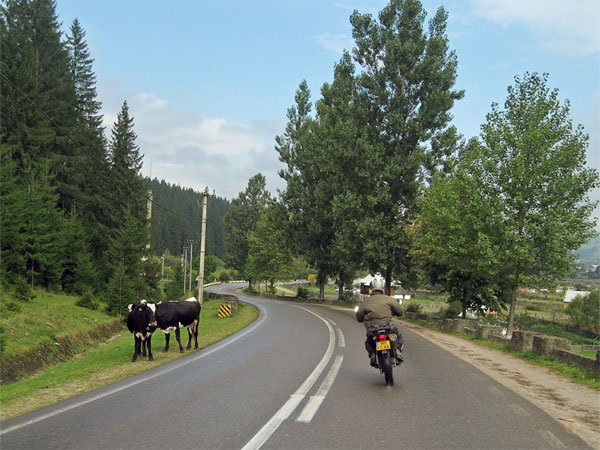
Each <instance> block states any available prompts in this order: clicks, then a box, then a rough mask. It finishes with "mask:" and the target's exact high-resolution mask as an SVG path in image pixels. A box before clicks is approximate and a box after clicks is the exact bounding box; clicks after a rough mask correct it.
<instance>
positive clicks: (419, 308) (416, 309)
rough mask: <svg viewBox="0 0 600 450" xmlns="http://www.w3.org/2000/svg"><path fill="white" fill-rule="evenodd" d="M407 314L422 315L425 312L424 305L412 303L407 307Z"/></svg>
mask: <svg viewBox="0 0 600 450" xmlns="http://www.w3.org/2000/svg"><path fill="white" fill-rule="evenodd" d="M406 312H412V313H419V314H420V313H421V312H423V305H421V304H420V303H413V302H410V303H409V304H408V305H407V306H406Z"/></svg>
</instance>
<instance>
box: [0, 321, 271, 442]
mask: <svg viewBox="0 0 600 450" xmlns="http://www.w3.org/2000/svg"><path fill="white" fill-rule="evenodd" d="M262 313H263V314H262V315H260V316H259V318H258V319H257V320H256V322H254V323H253V324H251V325H249V326H248V328H246V329H245V330H244V331H241V332H240V334H237V335H235V336H234V337H233V338H232V339H231V340H229V341H227V342H221V343H219V344H215V345H214V347H212V348H211V349H210V350H208V351H207V352H205V353H201V354H197V355H194V356H192V355H190V356H188V357H187V358H185V359H182V360H181V362H179V363H176V364H173V365H172V366H169V367H168V368H166V369H163V370H160V371H159V372H156V373H155V374H153V375H149V376H146V377H143V378H140V379H138V380H136V381H134V382H130V383H127V384H125V385H123V386H121V387H118V388H113V389H110V390H108V391H106V392H103V393H102V394H96V395H94V396H92V397H90V398H88V399H86V400H82V401H80V402H77V403H73V404H72V405H69V406H65V407H64V408H59V409H56V410H54V411H52V412H49V413H46V414H43V415H41V416H38V417H34V418H33V419H30V420H27V421H25V422H21V423H18V424H16V425H13V426H12V427H8V428H2V429H1V430H0V436H2V435H3V434H7V433H10V432H12V431H15V430H18V429H21V428H24V427H27V426H29V425H33V424H35V423H38V422H41V421H42V420H46V419H49V418H51V417H54V416H57V415H59V414H62V413H64V412H67V411H70V410H72V409H75V408H78V407H80V406H83V405H87V404H88V403H92V402H95V401H96V400H100V399H101V398H104V397H108V396H109V395H113V394H116V393H117V392H121V391H123V390H125V389H128V388H130V387H132V386H135V385H137V384H140V383H143V382H145V381H148V380H152V379H153V378H156V377H159V376H161V375H164V374H166V373H169V372H172V371H173V370H175V369H178V368H180V367H183V366H186V365H188V364H189V363H191V362H194V361H197V360H199V359H201V358H204V357H205V356H208V355H211V354H213V353H215V352H218V351H220V350H221V349H223V348H224V347H227V346H228V345H230V344H233V343H234V342H236V341H238V340H239V339H241V338H243V337H245V336H246V335H247V334H249V333H250V332H252V331H254V330H255V329H256V328H258V327H259V326H260V325H261V324H262V323H263V322H264V320H265V319H266V318H267V312H266V311H265V310H262Z"/></svg>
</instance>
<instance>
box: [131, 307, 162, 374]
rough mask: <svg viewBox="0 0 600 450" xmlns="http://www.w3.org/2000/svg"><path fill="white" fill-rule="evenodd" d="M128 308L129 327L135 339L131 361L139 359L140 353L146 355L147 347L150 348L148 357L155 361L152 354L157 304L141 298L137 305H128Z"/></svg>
mask: <svg viewBox="0 0 600 450" xmlns="http://www.w3.org/2000/svg"><path fill="white" fill-rule="evenodd" d="M127 309H129V315H128V316H127V328H128V329H129V331H130V332H132V333H133V337H134V339H135V347H134V351H133V357H132V358H131V361H132V362H134V361H135V360H137V357H138V355H142V356H146V349H148V359H149V360H150V361H154V357H153V356H152V333H154V331H155V330H156V327H157V323H156V318H155V314H154V312H155V309H156V305H155V304H154V303H151V302H147V301H146V300H140V301H139V302H138V303H136V304H135V305H127Z"/></svg>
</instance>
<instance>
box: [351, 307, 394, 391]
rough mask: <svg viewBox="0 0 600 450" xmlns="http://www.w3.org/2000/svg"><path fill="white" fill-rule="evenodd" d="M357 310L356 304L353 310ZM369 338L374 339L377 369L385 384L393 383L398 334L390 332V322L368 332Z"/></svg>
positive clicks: (391, 384)
mask: <svg viewBox="0 0 600 450" xmlns="http://www.w3.org/2000/svg"><path fill="white" fill-rule="evenodd" d="M356 311H358V306H356V307H355V308H354V312H356ZM369 335H370V336H371V339H373V340H374V341H375V353H376V358H377V366H378V367H379V371H380V372H381V374H382V375H383V376H384V377H385V384H386V386H393V385H394V373H393V369H394V367H396V366H397V365H398V361H397V360H396V345H397V341H398V336H396V334H394V333H392V327H391V325H390V324H386V325H384V326H381V327H379V328H377V329H376V330H375V331H373V332H369Z"/></svg>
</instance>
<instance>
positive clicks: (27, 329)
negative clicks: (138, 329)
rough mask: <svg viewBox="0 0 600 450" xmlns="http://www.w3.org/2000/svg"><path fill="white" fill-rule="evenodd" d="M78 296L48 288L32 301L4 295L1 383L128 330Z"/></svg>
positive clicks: (1, 301) (0, 320) (1, 306)
mask: <svg viewBox="0 0 600 450" xmlns="http://www.w3.org/2000/svg"><path fill="white" fill-rule="evenodd" d="M77 299H78V297H75V296H70V295H57V294H50V293H47V292H43V291H37V292H35V295H34V298H33V299H32V300H31V301H22V300H16V299H14V298H11V297H10V296H8V295H6V293H3V294H2V295H0V312H1V317H0V349H1V353H2V356H1V359H0V369H1V370H0V373H1V377H0V381H1V383H2V384H4V383H9V382H12V381H15V380H18V379H20V378H22V377H24V376H28V375H31V374H33V373H35V372H37V371H38V370H40V369H41V368H43V367H45V366H48V365H51V364H55V363H56V362H59V361H66V360H67V359H69V358H71V357H72V356H73V355H75V354H77V353H80V352H82V351H85V350H86V349H88V348H89V347H90V346H96V345H99V344H100V343H102V342H104V341H105V340H106V339H107V338H108V337H110V336H112V335H113V334H115V333H117V332H119V331H122V330H123V323H122V322H121V320H119V319H117V318H115V317H111V316H109V315H107V314H105V313H104V312H101V311H93V310H90V309H87V308H82V307H79V306H76V304H75V303H76V301H77ZM15 324H18V326H15Z"/></svg>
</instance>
